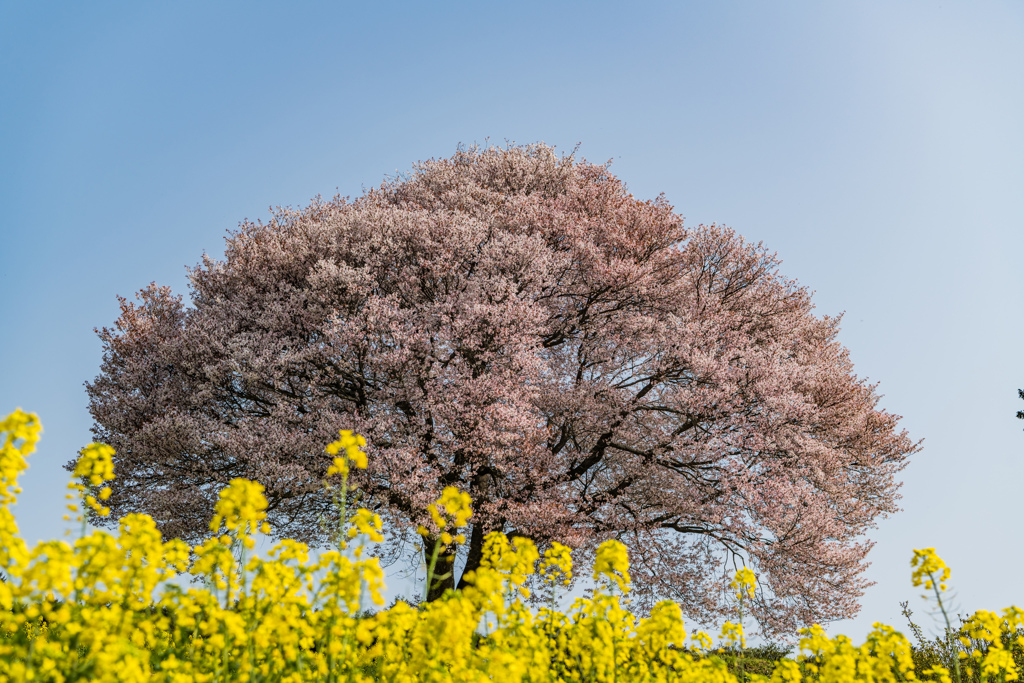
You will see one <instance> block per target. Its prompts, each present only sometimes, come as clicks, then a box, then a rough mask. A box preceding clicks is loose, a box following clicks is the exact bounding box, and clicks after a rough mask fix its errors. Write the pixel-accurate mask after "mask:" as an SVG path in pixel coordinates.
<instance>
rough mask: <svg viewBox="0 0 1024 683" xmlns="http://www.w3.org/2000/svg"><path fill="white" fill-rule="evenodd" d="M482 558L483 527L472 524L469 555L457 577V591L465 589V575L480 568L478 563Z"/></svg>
mask: <svg viewBox="0 0 1024 683" xmlns="http://www.w3.org/2000/svg"><path fill="white" fill-rule="evenodd" d="M483 558H484V527H483V525H482V524H474V525H473V531H472V532H471V533H470V535H469V555H468V556H467V557H466V566H465V567H464V568H463V570H462V576H460V577H459V590H462V589H463V588H465V587H466V574H468V573H469V572H471V571H475V570H477V569H479V568H480V561H481V560H483Z"/></svg>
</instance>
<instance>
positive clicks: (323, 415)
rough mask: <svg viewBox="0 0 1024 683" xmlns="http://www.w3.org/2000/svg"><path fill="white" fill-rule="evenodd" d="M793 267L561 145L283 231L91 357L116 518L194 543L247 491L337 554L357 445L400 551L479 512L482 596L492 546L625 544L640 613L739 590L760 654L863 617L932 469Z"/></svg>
mask: <svg viewBox="0 0 1024 683" xmlns="http://www.w3.org/2000/svg"><path fill="white" fill-rule="evenodd" d="M777 266H778V261H777V259H776V258H775V257H774V256H773V255H772V254H770V253H768V252H767V251H766V250H765V249H764V248H763V247H762V246H761V245H751V244H748V243H746V242H744V241H743V240H742V239H741V238H740V237H739V236H737V235H736V234H735V233H734V232H733V231H732V230H729V229H727V228H723V227H719V226H699V227H697V228H692V229H687V228H684V226H683V220H682V218H681V217H680V216H679V215H677V214H676V213H674V212H673V209H672V207H671V206H670V205H669V204H668V202H667V201H665V199H664V198H662V197H659V198H657V199H654V200H651V201H641V200H639V199H636V198H635V197H633V196H632V195H631V194H630V193H629V192H627V191H626V188H625V187H624V186H623V184H622V183H621V182H620V181H619V180H618V179H617V178H615V177H614V176H613V175H612V174H611V173H610V172H609V169H608V167H607V166H596V165H593V164H588V163H586V162H580V161H576V160H574V159H573V158H571V157H561V158H560V157H558V156H557V155H556V154H555V152H554V151H553V150H552V149H551V148H549V147H546V146H544V145H533V146H526V147H509V148H506V149H496V148H486V149H477V148H471V149H462V150H460V151H459V152H458V153H456V154H455V155H454V156H453V157H451V158H450V159H443V160H439V161H429V162H426V163H422V164H420V165H418V166H416V167H415V169H414V170H413V172H412V173H411V174H410V175H409V176H407V177H400V178H396V179H393V180H390V181H388V182H385V183H384V184H383V185H381V187H379V188H377V189H372V190H369V191H367V192H366V193H365V194H364V195H363V196H361V197H359V198H358V199H356V200H355V201H348V200H346V199H343V198H335V199H333V200H330V201H322V200H317V201H315V202H314V203H313V204H312V205H310V206H309V207H306V208H305V209H302V210H279V211H278V212H277V213H276V214H275V215H274V217H273V219H272V220H271V221H270V222H269V223H266V224H264V223H249V222H247V223H244V224H243V225H242V226H241V227H240V228H239V230H238V231H237V232H233V233H231V234H230V235H229V236H228V238H227V249H226V253H225V257H224V260H220V261H218V260H214V259H212V258H209V257H207V258H205V259H204V261H203V263H201V264H200V265H199V266H197V267H196V268H195V269H193V270H192V271H191V283H192V292H191V301H190V302H189V304H190V305H188V306H186V305H184V303H183V302H182V299H181V297H179V296H175V295H173V294H172V293H171V291H170V290H169V289H167V288H166V287H159V286H156V285H155V284H154V285H153V286H151V287H148V288H146V289H144V290H143V291H141V292H140V293H139V294H138V302H137V303H133V302H130V301H127V300H123V299H122V301H121V309H122V313H121V316H120V318H119V319H118V320H117V323H116V325H115V326H114V327H113V328H110V329H106V328H105V329H103V330H102V331H101V332H100V337H101V339H102V341H103V345H104V349H105V350H104V358H103V365H102V371H101V373H100V375H99V376H98V377H97V378H96V379H95V381H94V382H92V383H91V384H89V385H88V392H89V399H90V411H91V412H92V415H93V417H94V419H95V429H94V431H95V434H96V437H97V439H98V440H101V441H104V442H106V443H109V444H111V445H112V446H113V447H114V448H115V449H116V450H117V453H118V455H117V458H116V461H115V462H116V463H117V467H118V471H119V472H120V476H119V479H118V483H117V484H116V485H115V486H114V487H113V490H114V491H113V495H112V496H111V497H110V499H109V501H107V502H106V503H105V504H106V505H109V507H110V508H111V509H112V510H114V511H115V512H117V513H118V514H124V513H126V512H130V511H135V512H146V513H149V514H151V515H152V516H153V517H154V519H155V520H156V521H157V523H158V525H159V527H160V528H161V529H162V530H163V531H164V532H165V533H168V534H171V535H175V536H182V537H183V538H186V539H189V540H190V541H197V540H198V539H199V537H200V536H201V535H202V534H203V533H204V531H205V528H206V524H207V522H208V512H207V511H208V510H209V509H210V508H211V506H212V505H213V503H214V500H215V496H216V492H217V491H218V490H219V489H220V488H221V487H223V486H224V485H225V484H227V482H229V481H230V480H231V479H233V478H237V477H243V478H248V479H255V480H259V481H260V482H261V483H262V484H263V485H264V486H265V487H266V496H267V499H268V501H269V506H268V513H267V514H268V517H269V519H270V520H271V522H273V524H274V525H275V528H276V529H278V531H279V532H280V533H282V534H286V535H290V536H294V537H296V538H299V539H302V540H304V541H309V542H322V541H323V540H324V539H325V538H326V535H327V532H326V531H325V530H324V529H329V528H331V526H332V522H331V521H330V520H331V519H332V515H333V514H334V513H333V512H332V500H331V497H330V496H329V495H325V493H324V491H323V489H322V487H321V486H320V481H321V480H322V478H323V477H324V475H325V472H326V471H327V468H328V467H329V466H330V460H329V458H328V457H326V456H325V455H324V453H323V450H322V444H323V443H325V442H326V441H328V440H330V438H332V437H331V435H332V434H333V433H334V432H335V431H336V430H337V429H338V428H339V427H340V426H349V427H351V428H352V429H354V430H355V431H357V432H359V433H360V434H363V435H364V436H365V437H366V440H367V442H368V444H369V446H368V447H369V448H370V449H371V450H372V454H373V457H372V458H371V462H370V465H369V468H368V469H367V470H365V471H362V472H360V473H359V474H358V476H357V477H356V481H357V482H358V486H359V489H360V491H361V493H362V495H363V496H364V500H363V504H365V505H366V506H367V507H368V508H370V509H372V510H373V511H374V512H376V513H378V514H380V515H381V516H382V517H383V519H384V521H385V524H387V525H388V527H389V528H391V529H394V530H396V531H397V532H399V533H397V534H395V538H398V539H402V538H405V539H409V538H415V535H414V534H413V533H412V531H413V530H415V529H416V528H418V527H420V526H423V525H425V524H426V523H427V522H429V516H428V515H427V514H426V513H425V510H426V508H427V505H428V504H429V503H430V502H431V501H433V500H435V499H436V498H437V497H438V496H439V495H440V493H441V491H442V490H443V489H444V488H445V487H447V486H452V485H455V486H458V487H460V488H462V489H464V490H465V491H466V492H468V493H469V494H470V495H471V496H472V498H473V500H474V501H475V505H476V516H475V517H474V521H473V524H472V527H471V530H469V533H468V537H469V539H468V540H469V542H468V545H467V546H466V547H465V548H466V549H465V550H464V553H465V566H466V572H467V575H468V572H472V571H473V570H474V569H476V568H478V567H479V566H480V563H481V561H482V552H483V543H484V538H485V537H486V536H487V534H488V533H490V532H492V531H502V532H507V533H508V534H509V535H518V536H521V537H524V538H529V539H531V540H533V541H534V542H535V543H536V544H537V545H538V546H540V547H542V548H546V547H548V546H549V545H550V544H551V543H552V542H556V541H557V542H560V543H562V544H565V545H567V546H570V547H574V548H577V549H579V551H580V552H582V553H585V554H586V553H589V554H591V555H592V554H593V552H594V551H595V549H596V548H597V546H598V545H599V544H600V543H601V542H602V541H603V540H605V539H608V538H612V537H614V538H618V539H620V540H621V541H623V542H624V543H625V544H626V545H627V546H628V547H629V549H630V550H631V552H632V555H633V557H634V564H633V567H632V569H631V571H632V575H633V579H634V582H635V586H636V589H637V594H638V600H639V601H640V603H641V604H642V605H643V606H645V607H647V608H649V607H650V606H652V605H653V604H654V603H655V602H656V601H657V600H658V599H660V598H666V597H667V598H672V599H675V600H678V601H679V602H680V604H682V605H683V606H684V608H685V609H686V611H687V613H688V614H689V615H690V616H692V617H695V618H700V619H704V620H711V619H714V618H716V617H718V616H720V615H722V614H723V613H724V610H726V609H727V605H728V600H727V595H728V591H727V584H728V581H729V579H730V575H729V572H727V571H726V568H727V567H737V566H740V565H742V564H749V565H751V566H752V567H754V568H755V569H756V570H757V571H758V574H759V576H760V577H761V583H760V588H759V590H758V592H757V594H756V596H755V597H754V598H752V599H751V601H750V604H749V606H748V607H749V610H750V613H751V614H752V615H754V616H756V617H757V618H758V619H760V620H761V621H762V624H763V625H764V626H765V627H766V628H768V629H773V630H791V629H793V628H796V627H798V626H800V625H806V624H810V623H813V622H816V621H827V620H833V619H839V618H844V617H849V616H851V615H853V614H854V613H855V612H856V611H857V608H858V607H857V600H858V598H859V597H860V595H861V593H862V590H863V588H864V587H865V585H866V582H865V580H864V579H863V578H862V572H863V570H864V569H865V567H866V563H865V557H866V555H867V553H868V550H869V549H870V547H871V542H870V541H868V540H866V538H865V536H864V534H865V533H867V532H869V531H870V530H871V529H872V528H873V527H874V525H875V524H876V522H877V520H878V519H879V518H880V517H882V516H885V515H887V514H890V513H893V512H895V511H896V510H897V509H898V508H897V504H896V501H897V498H898V495H897V489H898V486H899V483H898V481H897V474H898V473H899V472H900V470H902V468H903V467H904V466H905V465H906V464H907V458H908V456H909V455H910V454H912V453H913V452H915V450H916V448H917V447H916V445H915V444H914V443H912V442H911V441H910V439H909V438H908V437H907V435H906V434H905V433H904V432H902V431H899V430H898V429H897V419H898V418H897V417H896V416H894V415H891V414H889V413H887V412H885V411H882V410H879V409H878V408H877V403H878V395H877V394H876V393H875V389H874V387H873V386H872V385H870V384H867V383H866V382H865V381H864V380H862V379H859V378H858V377H856V376H855V375H854V373H853V367H852V364H851V362H850V360H849V357H848V355H847V352H846V350H845V349H844V348H843V347H842V346H841V345H840V344H839V343H838V342H837V341H836V335H837V332H838V329H839V328H838V320H837V319H835V318H829V317H821V318H819V317H816V316H815V315H814V314H813V312H812V309H813V306H812V304H811V297H810V294H809V292H807V290H805V289H804V288H802V287H800V286H798V285H797V283H795V282H794V281H792V280H789V279H786V278H784V277H782V276H781V275H780V274H779V273H778V270H777ZM325 520H326V523H325ZM403 532H404V533H403ZM429 540H430V539H428V541H429ZM426 545H427V546H429V545H430V544H429V543H427V544H426ZM438 562H439V563H440V564H439V566H440V567H442V568H443V567H449V568H450V567H453V566H454V558H453V556H452V555H450V554H447V555H442V557H440V558H439V559H438ZM442 573H444V572H442ZM446 573H447V574H448V575H449V578H448V579H447V583H446V584H439V585H438V586H437V588H436V590H433V591H432V592H431V594H430V595H429V596H428V597H429V598H431V599H434V598H437V597H438V596H440V595H441V593H442V592H443V591H444V589H446V588H448V587H452V586H454V585H456V584H455V580H456V577H455V573H454V572H446ZM463 585H465V584H464V581H463Z"/></svg>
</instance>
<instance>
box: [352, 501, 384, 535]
mask: <svg viewBox="0 0 1024 683" xmlns="http://www.w3.org/2000/svg"><path fill="white" fill-rule="evenodd" d="M351 521H352V526H351V527H350V528H349V530H348V536H349V538H355V537H356V536H358V535H359V534H366V535H367V536H368V537H369V538H370V540H371V541H373V542H374V543H380V542H381V541H383V540H384V536H383V535H382V534H381V533H380V530H381V528H382V526H383V522H382V521H381V518H380V515H378V514H376V513H374V512H370V511H369V510H366V509H365V508H360V509H359V510H358V511H357V512H356V513H355V514H354V515H352V520H351Z"/></svg>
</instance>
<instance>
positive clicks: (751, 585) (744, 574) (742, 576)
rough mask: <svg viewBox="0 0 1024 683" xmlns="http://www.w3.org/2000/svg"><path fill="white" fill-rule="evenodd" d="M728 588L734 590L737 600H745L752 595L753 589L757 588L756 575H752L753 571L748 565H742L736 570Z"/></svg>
mask: <svg viewBox="0 0 1024 683" xmlns="http://www.w3.org/2000/svg"><path fill="white" fill-rule="evenodd" d="M729 588H732V589H733V590H734V591H736V599H737V600H740V601H742V600H745V599H747V598H753V597H754V591H755V590H756V589H757V577H756V576H754V572H753V571H752V570H751V569H750V567H743V568H741V569H740V570H738V571H737V572H736V576H735V577H734V578H733V580H732V582H731V583H730V584H729Z"/></svg>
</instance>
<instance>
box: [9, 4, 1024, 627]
mask: <svg viewBox="0 0 1024 683" xmlns="http://www.w3.org/2000/svg"><path fill="white" fill-rule="evenodd" d="M1022 65H1024V4H1021V3H1019V2H1004V3H995V2H962V3H954V2H945V1H944V2H941V3H940V2H935V1H932V2H913V1H906V2H900V3H890V2H847V3H814V2H775V3H758V2H718V3H706V2H692V3H686V2H637V3H628V4H627V3H604V2H585V3H584V2H578V3H569V2H565V3H561V2H537V3H531V2H518V3H468V2H466V3H454V2H453V3H414V2H407V3H402V2H380V3H340V2H339V3H316V2H304V3H260V2H247V3H242V2H220V3H186V2H180V3H163V4H157V3H123V4H114V3H99V2H97V3H70V2H66V3H59V2H49V3H41V2H40V3H29V2H0V93H2V94H0V206H2V209H3V210H2V213H0V259H2V260H0V263H2V266H0V293H2V296H0V320H3V326H4V334H3V335H2V336H0V358H2V359H3V366H4V367H3V372H2V373H0V412H3V413H6V412H8V411H10V410H12V409H13V408H15V407H17V406H21V407H23V408H25V409H27V410H32V411H35V412H38V413H39V414H40V416H41V418H42V420H43V424H44V426H45V429H46V433H45V436H44V439H43V441H42V442H41V443H40V447H39V450H38V452H37V453H36V454H35V455H34V456H33V459H32V467H31V470H30V471H29V473H28V474H27V475H26V476H25V478H24V494H23V502H21V503H19V505H18V508H17V514H18V516H19V521H20V523H21V526H22V529H23V531H24V534H25V536H26V537H28V538H29V540H35V539H37V538H53V537H55V536H58V535H60V533H61V532H62V528H63V527H62V522H61V521H60V515H61V512H60V506H61V503H62V496H63V486H64V483H65V482H66V476H65V475H66V473H65V472H64V471H63V470H62V469H61V465H62V464H63V463H64V462H66V461H67V460H68V459H69V458H70V457H72V456H73V454H74V453H75V451H76V450H77V449H78V448H80V447H81V446H82V445H84V444H85V443H87V442H88V441H89V440H90V437H89V427H90V418H89V415H88V412H87V410H86V397H85V394H84V391H83V387H82V383H83V382H85V381H87V380H90V379H92V378H93V377H94V376H95V375H96V373H97V370H98V366H99V361H100V353H101V347H100V344H99V342H98V340H97V339H96V337H95V335H94V334H93V332H92V329H93V328H94V327H97V326H103V325H110V324H112V323H113V321H114V320H115V318H116V316H117V313H118V308H117V300H116V295H119V294H120V295H123V296H131V295H132V294H133V293H134V292H135V291H136V290H138V289H139V288H141V287H143V286H145V285H146V284H148V283H149V282H151V281H156V282H158V283H161V284H167V285H171V286H172V287H173V288H174V289H175V290H177V291H179V292H182V293H184V292H186V291H187V287H186V277H185V266H186V265H193V264H195V263H196V262H197V261H199V259H200V258H201V256H202V254H203V253H204V252H207V253H209V254H211V255H214V256H219V255H220V254H222V251H223V241H222V240H223V235H224V232H225V230H227V229H231V228H233V227H235V226H236V225H237V223H238V222H239V221H240V220H242V219H244V218H252V219H257V218H263V217H265V216H266V215H267V209H268V207H270V206H278V205H282V206H284V205H292V206H299V205H303V204H305V203H308V201H309V200H310V199H311V198H312V197H313V196H315V195H317V194H323V195H333V194H334V193H335V192H340V193H341V194H345V195H358V194H359V193H360V192H361V191H362V189H363V188H366V187H371V186H374V185H377V184H379V183H380V181H381V180H382V179H383V177H384V176H385V175H386V174H394V173H396V172H399V171H404V170H408V169H409V167H410V166H411V165H412V164H413V163H414V162H415V161H417V160H421V159H427V158H431V157H444V156H449V155H450V154H451V153H452V152H453V151H454V150H455V148H456V146H457V145H458V144H459V143H474V142H484V141H486V140H488V139H489V140H491V141H492V142H495V143H501V144H504V142H505V141H506V140H508V141H513V142H517V143H527V142H534V141H544V142H547V143H549V144H553V145H556V146H557V147H558V148H560V149H561V150H563V151H568V150H571V149H572V148H573V147H574V146H575V145H576V143H580V154H582V156H584V157H586V158H587V159H588V160H591V161H596V162H603V161H606V160H608V159H611V160H612V161H613V166H612V169H613V171H614V172H615V173H616V174H617V175H619V177H621V178H622V179H624V180H625V181H626V182H627V184H628V185H629V187H630V190H631V191H632V192H633V193H634V194H635V195H637V196H639V197H653V196H655V195H657V194H658V193H661V192H664V193H665V195H666V196H667V197H668V199H669V200H670V201H671V202H672V203H673V204H674V205H675V207H676V209H677V211H679V213H681V214H682V215H683V216H685V217H686V221H687V223H688V224H691V225H696V224H698V223H711V222H717V223H724V224H727V225H730V226H732V227H734V228H736V229H737V230H738V231H739V232H740V233H741V234H742V235H744V236H745V237H746V238H748V239H750V240H753V241H762V240H763V241H764V242H765V244H766V245H767V246H768V247H769V248H771V249H772V250H775V251H777V252H778V254H779V256H780V257H781V259H782V261H783V266H782V270H783V272H784V273H785V274H786V275H788V276H790V277H793V278H795V279H797V280H798V281H799V282H801V283H802V284H804V285H806V286H807V287H809V288H810V289H812V290H814V291H815V296H814V300H815V302H816V304H817V306H818V311H819V313H821V314H830V315H834V314H838V313H841V312H845V318H844V322H843V331H842V335H841V340H842V341H843V342H844V343H845V344H846V345H847V346H848V347H849V349H850V351H851V355H852V358H853V360H854V362H855V364H856V368H857V372H858V374H859V375H860V376H862V377H867V378H869V379H870V380H872V381H875V382H878V383H879V384H880V388H879V390H880V392H881V393H883V394H884V396H885V397H884V399H883V407H885V408H886V409H888V410H890V411H892V412H895V413H897V414H900V415H903V416H904V420H903V426H904V427H905V428H906V429H908V430H909V431H910V433H911V435H912V436H913V437H914V438H923V439H925V442H924V450H923V451H922V452H921V453H920V454H918V455H917V456H916V458H915V460H914V462H913V464H911V466H910V467H909V468H908V469H907V470H905V472H904V480H905V486H904V488H903V494H904V499H903V501H902V504H903V507H904V512H902V513H900V514H899V515H896V516H894V517H893V518H890V519H888V520H886V521H883V522H882V523H881V525H880V527H879V529H878V530H877V531H876V532H875V533H874V534H873V538H874V539H875V540H876V541H877V543H878V545H877V547H876V548H875V550H874V551H873V553H872V557H871V559H872V561H873V564H872V567H871V569H870V570H869V572H870V574H869V575H870V577H871V578H872V579H873V580H875V581H877V582H878V583H877V585H876V586H875V587H873V588H872V589H870V591H869V592H868V594H867V595H866V597H865V599H864V601H863V604H864V609H863V612H862V615H861V616H860V617H858V618H857V619H854V620H850V621H847V622H842V623H839V624H836V625H833V626H831V627H830V631H832V632H846V633H848V634H850V635H851V636H854V637H855V638H860V637H863V635H864V634H865V633H866V632H867V630H868V629H869V628H870V624H871V622H873V621H875V620H882V621H886V622H888V623H891V624H893V625H895V626H897V627H902V626H903V621H902V618H901V617H900V616H899V606H898V603H899V601H901V600H905V599H911V605H912V606H913V607H914V608H915V609H916V610H917V611H918V613H919V614H920V615H921V616H922V622H923V623H924V624H925V625H926V626H931V625H932V620H931V619H930V617H928V616H927V615H926V614H924V613H923V610H925V609H926V605H924V603H922V602H921V601H919V600H917V599H916V598H915V596H916V595H917V591H916V590H915V589H913V588H912V587H911V585H910V579H909V574H910V572H909V559H910V556H911V549H912V548H915V547H925V546H936V547H937V549H938V552H939V554H940V555H942V556H943V557H944V558H945V559H946V560H947V562H948V563H949V564H950V565H951V567H952V568H953V577H952V581H951V583H952V586H953V587H954V588H955V590H956V591H957V601H956V606H957V607H959V608H960V611H962V612H967V611H973V610H974V609H979V608H987V609H992V608H999V607H1003V606H1006V605H1009V604H1010V603H1016V604H1018V605H1024V583H1021V582H1017V583H1016V584H1015V583H1014V580H1015V572H1013V571H1010V572H1009V574H1007V572H1006V570H1007V568H1015V567H1019V566H1021V564H1022V563H1024V544H1021V543H1018V542H1017V540H1018V538H1019V534H1020V531H1019V525H1018V518H1019V516H1020V505H1019V502H1018V500H1019V499H1018V492H1019V491H1020V486H1021V482H1022V481H1024V463H1022V458H1021V456H1022V455H1024V432H1022V428H1024V422H1021V421H1019V420H1016V419H1015V418H1014V413H1015V412H1016V411H1017V410H1018V409H1021V408H1024V402H1022V401H1020V400H1019V399H1018V398H1017V395H1016V390H1017V388H1018V387H1024V353H1021V340H1022V339H1024V315H1022V314H1024V271H1022V269H1021V266H1020V258H1021V255H1022V254H1024V224H1022V221H1024V190H1022V188H1024V126H1022V125H1021V122H1022V121H1024V69H1022V68H1021V67H1022ZM1008 575H1009V577H1010V578H1006V577H1007V576H1008Z"/></svg>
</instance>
